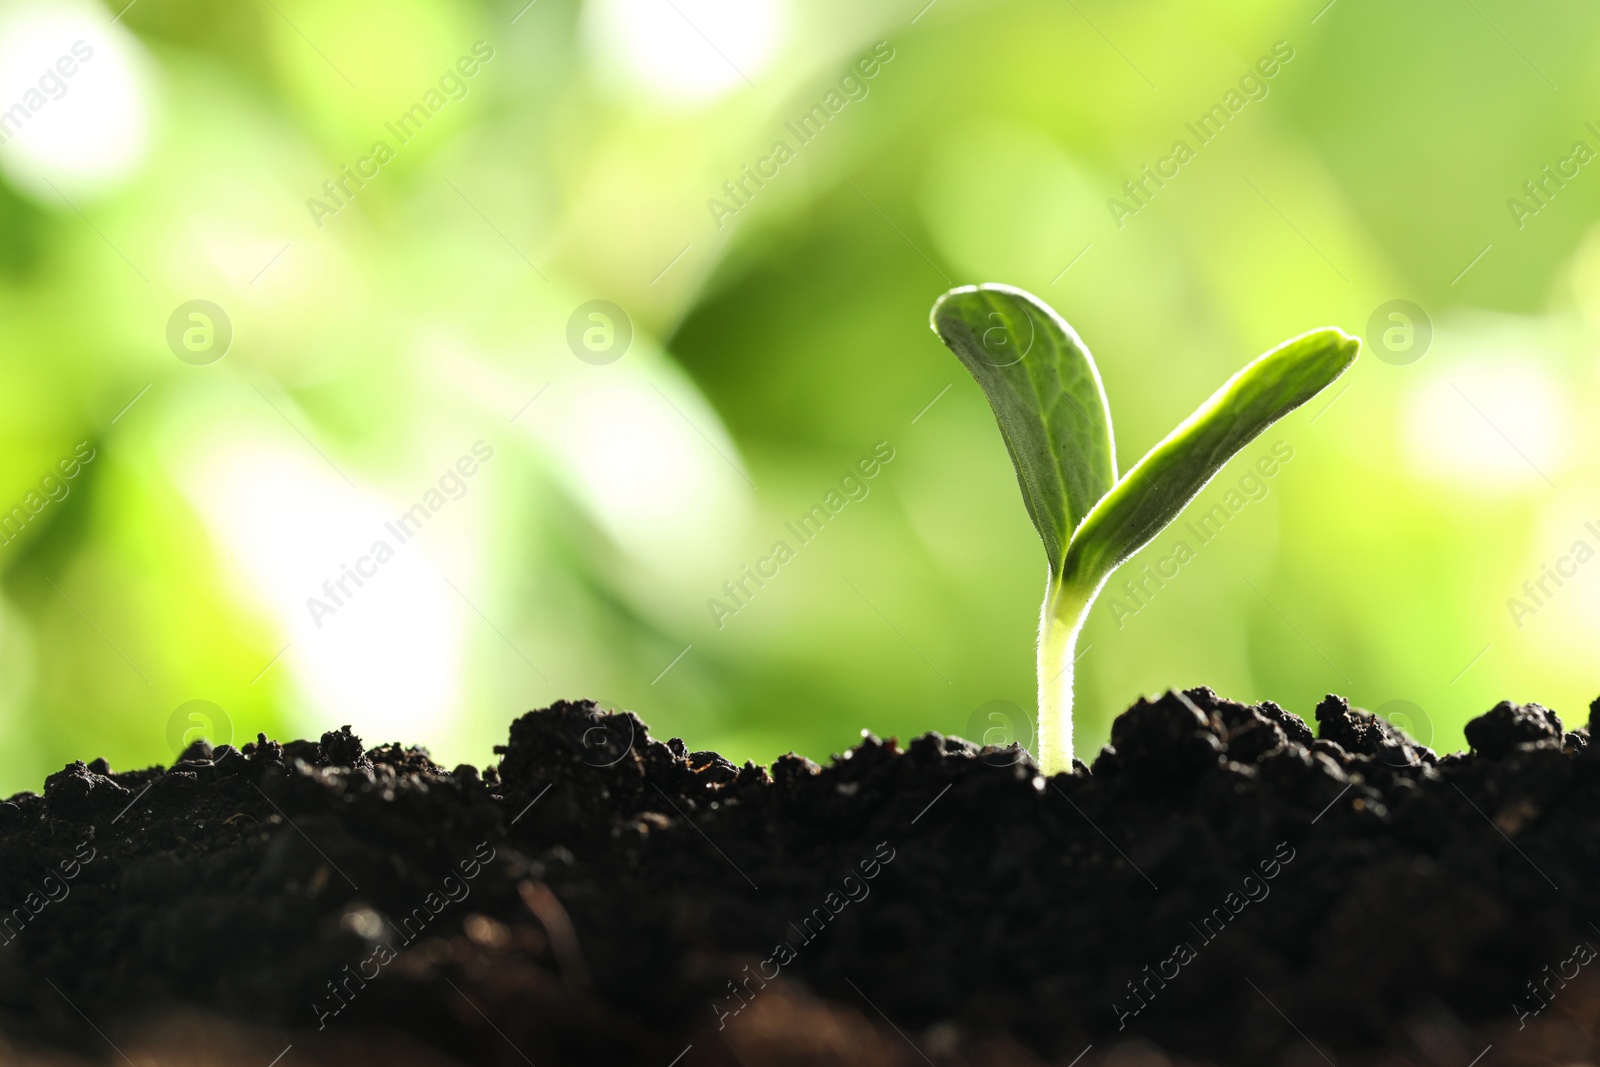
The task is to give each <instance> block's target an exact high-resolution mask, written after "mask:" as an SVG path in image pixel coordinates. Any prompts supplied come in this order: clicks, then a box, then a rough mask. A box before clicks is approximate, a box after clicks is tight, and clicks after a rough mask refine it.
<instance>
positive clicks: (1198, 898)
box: [0, 689, 1600, 1067]
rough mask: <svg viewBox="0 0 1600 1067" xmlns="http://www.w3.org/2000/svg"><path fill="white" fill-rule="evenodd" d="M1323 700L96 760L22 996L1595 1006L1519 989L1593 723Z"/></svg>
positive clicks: (1564, 913)
mask: <svg viewBox="0 0 1600 1067" xmlns="http://www.w3.org/2000/svg"><path fill="white" fill-rule="evenodd" d="M1597 715H1600V701H1597V702H1596V705H1595V706H1594V707H1592V708H1591V710H1590V716H1591V721H1593V720H1594V718H1595V716H1597ZM1315 722H1316V726H1317V734H1316V736H1315V737H1314V736H1313V734H1312V731H1311V729H1310V727H1308V726H1307V724H1306V723H1305V722H1304V721H1302V720H1301V719H1300V718H1298V717H1296V716H1295V715H1293V714H1291V713H1289V712H1287V711H1285V710H1284V709H1282V708H1280V707H1278V706H1277V705H1275V704H1270V703H1267V704H1260V705H1247V704H1240V703H1236V702H1233V701H1228V700H1224V699H1222V698H1221V697H1218V696H1217V695H1216V694H1215V693H1213V692H1211V691H1210V690H1209V689H1190V690H1186V691H1184V692H1182V693H1168V694H1166V695H1164V696H1162V697H1160V698H1158V699H1155V700H1150V701H1144V700H1141V701H1140V702H1139V703H1138V704H1137V705H1135V706H1134V707H1133V708H1131V709H1130V710H1129V711H1128V712H1126V713H1125V714H1123V715H1122V716H1120V717H1119V718H1118V719H1117V720H1116V722H1115V723H1114V725H1113V728H1112V733H1111V744H1110V745H1109V746H1107V747H1106V748H1105V749H1104V750H1102V751H1101V752H1100V753H1099V754H1098V755H1097V756H1096V757H1095V758H1094V760H1093V761H1092V770H1091V769H1090V768H1089V767H1085V766H1083V765H1082V764H1078V765H1077V766H1076V768H1075V770H1074V772H1073V773H1071V774H1062V775H1057V776H1055V777H1053V778H1051V779H1049V780H1046V779H1044V778H1043V777H1041V776H1040V775H1039V774H1038V773H1037V771H1036V769H1035V768H1034V766H1033V764H1032V763H1031V762H1030V761H1028V760H1027V759H1026V757H1025V756H1024V755H1021V754H1019V753H1018V751H1017V750H1016V749H1014V748H1010V749H1001V748H979V747H977V746H974V745H972V744H970V743H968V742H966V741H962V740H960V739H958V738H950V737H942V736H940V735H938V734H927V735H924V736H922V737H919V738H916V739H914V740H912V741H910V742H909V743H908V744H906V745H904V746H902V745H900V744H899V743H898V742H897V741H896V740H895V739H893V738H890V739H887V740H883V739H879V738H876V737H872V736H870V735H868V736H864V737H863V739H862V740H861V741H860V743H859V744H857V745H856V746H855V747H853V748H851V749H850V750H848V751H846V752H843V753H840V754H839V755H838V756H836V757H835V758H834V759H833V760H831V761H830V762H829V763H828V764H827V765H825V766H824V765H818V764H816V763H813V762H812V761H810V760H806V759H803V758H801V757H798V756H793V755H790V756H784V757H781V758H779V759H778V760H776V761H775V762H774V763H773V764H772V766H771V767H770V769H769V768H763V767H757V766H755V765H753V764H748V763H747V764H745V765H743V766H738V765H736V764H734V763H732V762H730V761H728V760H726V759H724V758H723V757H722V756H720V755H719V754H717V753H715V752H706V751H693V750H691V749H689V748H688V746H687V745H685V744H684V743H683V742H682V741H681V740H679V739H676V738H674V739H671V740H669V741H666V742H662V741H658V740H655V739H653V738H651V737H650V736H649V734H648V732H647V731H646V729H645V726H644V724H643V723H642V722H641V721H640V720H639V719H638V718H637V717H636V716H634V715H632V714H631V713H622V714H610V713H606V712H604V711H602V710H601V709H600V708H598V707H597V706H596V705H594V704H591V703H588V702H577V703H569V702H559V703H557V704H555V705H554V706H552V707H550V708H547V709H544V710H541V711H535V712H530V713H528V714H526V715H523V716H522V717H520V718H518V719H517V720H516V721H515V722H513V723H512V725H511V729H510V734H509V737H508V740H507V743H506V744H505V745H504V746H502V747H500V748H498V749H497V750H496V751H497V752H498V754H499V756H500V762H499V764H498V765H497V766H492V767H488V768H485V769H484V770H482V771H481V772H480V771H479V770H478V769H476V768H473V767H470V766H460V767H456V768H455V769H453V770H446V769H445V768H443V767H441V766H439V765H437V764H435V763H434V762H433V761H432V760H431V759H430V758H429V757H428V755H427V753H426V752H425V751H424V750H422V749H418V748H405V747H402V746H400V745H398V744H386V745H379V746H377V747H373V748H370V749H369V748H366V746H365V745H364V743H363V742H362V740H361V739H360V738H359V737H357V736H355V735H354V734H353V733H352V732H351V731H350V729H349V727H343V728H341V729H339V730H335V731H330V732H328V733H326V734H323V735H322V737H321V739H320V740H319V741H289V742H284V743H281V744H280V743H279V742H276V741H272V740H269V739H268V738H266V737H265V736H261V737H258V738H257V740H256V741H254V742H252V743H249V744H246V745H244V746H243V747H242V748H241V749H235V748H233V747H230V746H227V745H222V746H216V747H213V746H211V745H208V744H205V743H203V742H197V743H196V744H194V745H191V746H190V747H189V749H187V750H186V751H185V752H184V753H183V755H182V757H181V758H180V759H179V760H178V761H177V762H176V763H175V764H174V765H173V766H172V767H170V768H152V769H148V770H139V771H131V772H114V771H113V770H112V768H111V767H109V766H107V765H106V764H105V763H104V761H98V760H97V761H95V762H93V763H87V764H85V763H81V762H80V763H74V764H72V765H70V766H68V767H66V768H64V769H63V770H62V771H60V772H58V773H56V774H53V775H51V776H50V777H49V778H48V779H46V782H45V786H44V793H43V795H42V796H37V795H34V794H31V793H24V794H19V795H17V796H14V797H11V798H9V800H7V801H5V802H0V1030H3V1032H4V1034H5V1035H8V1036H9V1037H10V1038H12V1039H14V1040H22V1041H25V1042H31V1043H33V1044H35V1045H40V1046H48V1047H62V1048H77V1049H83V1050H87V1051H89V1052H91V1053H94V1054H99V1053H100V1052H103V1051H105V1047H106V1046H105V1041H106V1040H111V1041H117V1040H118V1039H119V1038H121V1037H127V1036H129V1035H136V1033H137V1032H138V1031H139V1028H140V1027H141V1026H142V1025H144V1024H146V1023H148V1021H149V1020H151V1019H153V1018H158V1017H163V1016H164V1015H167V1014H170V1013H172V1012H174V1011H178V1012H193V1011H200V1012H204V1013H207V1014H208V1016H211V1017H220V1018H223V1019H228V1020H232V1021H234V1022H236V1023H240V1024H244V1025H248V1026H251V1027H256V1028H273V1029H275V1030H277V1031H281V1032H284V1033H286V1034H287V1035H288V1037H287V1038H286V1039H285V1040H286V1041H287V1040H292V1041H293V1043H294V1046H295V1049H296V1053H295V1054H296V1056H297V1057H299V1056H302V1055H303V1056H307V1057H311V1056H314V1055H316V1054H317V1050H319V1049H320V1050H322V1051H323V1053H325V1054H328V1055H332V1054H333V1051H330V1050H339V1051H338V1054H339V1055H344V1052H343V1051H342V1050H344V1049H346V1048H348V1047H350V1044H351V1042H356V1043H357V1047H359V1042H362V1041H370V1042H374V1044H373V1045H372V1046H371V1047H372V1048H378V1047H388V1046H387V1045H385V1044H384V1042H386V1041H389V1040H390V1038H392V1037H393V1036H394V1035H397V1034H398V1035H403V1036H404V1037H405V1038H406V1040H409V1041H413V1042H420V1043H422V1044H423V1045H424V1046H426V1047H428V1048H431V1049H433V1050H434V1051H435V1054H436V1055H437V1056H438V1057H441V1058H440V1059H438V1060H436V1061H429V1062H446V1061H448V1062H451V1063H470V1064H487V1065H499V1064H522V1063H524V1062H527V1061H531V1062H535V1063H538V1064H540V1065H541V1067H546V1065H549V1064H557V1065H561V1064H631V1063H639V1064H650V1065H653V1067H663V1065H665V1064H668V1063H671V1062H675V1061H674V1057H677V1056H682V1057H683V1058H682V1059H681V1061H677V1062H680V1065H681V1067H699V1065H716V1067H722V1065H730V1067H731V1065H733V1064H736V1063H739V1062H756V1060H750V1059H749V1057H750V1056H751V1055H753V1054H755V1055H757V1059H758V1060H759V1061H760V1062H784V1063H797V1064H798V1063H811V1062H823V1061H825V1060H826V1061H829V1062H849V1063H857V1062H861V1063H866V1062H879V1063H899V1062H911V1063H922V1062H924V1059H927V1061H928V1062H933V1061H935V1060H936V1061H937V1062H939V1063H941V1064H943V1063H947V1062H948V1063H955V1062H971V1063H980V1062H982V1063H994V1064H998V1063H1002V1062H1004V1063H1014V1062H1023V1061H1029V1060H1031V1059H1032V1058H1035V1057H1036V1058H1038V1059H1042V1060H1053V1061H1056V1062H1060V1063H1066V1062H1070V1061H1072V1060H1073V1058H1074V1057H1076V1056H1078V1055H1079V1054H1080V1053H1081V1052H1083V1050H1084V1049H1085V1048H1086V1046H1090V1045H1093V1046H1095V1047H1096V1048H1097V1049H1099V1050H1101V1051H1102V1052H1104V1051H1106V1050H1109V1049H1111V1048H1113V1047H1116V1046H1119V1043H1121V1045H1120V1047H1121V1049H1122V1050H1123V1051H1121V1052H1118V1053H1116V1055H1121V1056H1123V1058H1124V1059H1127V1058H1128V1057H1134V1058H1135V1059H1137V1058H1138V1057H1144V1058H1145V1059H1147V1060H1149V1061H1150V1062H1152V1063H1165V1062H1169V1061H1175V1060H1177V1059H1180V1058H1181V1059H1184V1060H1187V1061H1191V1062H1215V1063H1227V1064H1246V1065H1250V1064H1269V1063H1278V1062H1283V1061H1284V1060H1285V1059H1286V1058H1289V1059H1298V1060H1300V1061H1303V1062H1321V1060H1320V1059H1317V1058H1316V1055H1314V1053H1326V1054H1334V1055H1337V1056H1338V1057H1339V1062H1340V1063H1341V1064H1345V1063H1348V1062H1361V1061H1363V1060H1364V1059H1365V1058H1368V1057H1369V1056H1371V1055H1373V1050H1376V1049H1380V1048H1387V1049H1390V1050H1398V1052H1397V1053H1396V1054H1397V1055H1402V1056H1404V1057H1409V1058H1411V1059H1412V1060H1414V1061H1415V1062H1438V1061H1439V1060H1438V1056H1439V1055H1442V1053H1439V1052H1438V1050H1439V1049H1441V1048H1446V1047H1448V1048H1449V1049H1451V1050H1456V1049H1458V1048H1459V1049H1460V1050H1461V1051H1464V1052H1465V1053H1466V1055H1465V1057H1464V1058H1463V1059H1462V1062H1465V1060H1466V1059H1470V1057H1471V1056H1472V1055H1475V1054H1477V1051H1478V1049H1477V1048H1468V1047H1467V1046H1468V1045H1469V1044H1470V1042H1468V1041H1467V1038H1466V1037H1464V1036H1462V1035H1466V1034H1468V1033H1469V1031H1471V1030H1472V1029H1473V1028H1475V1027H1477V1028H1481V1027H1484V1026H1488V1027H1502V1028H1504V1029H1505V1030H1506V1032H1507V1033H1510V1034H1515V1033H1518V1032H1520V1030H1517V1029H1515V1028H1514V1027H1513V1026H1511V1025H1510V1024H1514V1023H1515V1022H1516V1021H1517V1019H1518V1016H1519V1015H1525V1016H1536V1015H1538V1014H1540V1013H1545V1014H1546V1015H1547V1019H1549V1018H1555V1017H1556V1016H1557V1015H1558V1014H1559V1013H1560V1012H1561V1011H1563V1010H1565V1009H1564V1008H1563V1007H1562V1005H1564V1004H1575V1003H1576V996H1575V994H1567V993H1564V992H1561V991H1556V992H1555V993H1554V994H1553V996H1552V995H1551V994H1549V993H1548V991H1546V993H1545V994H1544V995H1543V997H1542V999H1540V1000H1539V1001H1537V1002H1536V1001H1534V1000H1531V999H1530V992H1529V991H1530V988H1531V987H1530V983H1532V982H1536V981H1538V980H1540V976H1541V975H1542V974H1546V973H1548V972H1547V971H1546V970H1545V969H1546V968H1548V967H1551V966H1558V965H1562V964H1563V961H1566V960H1570V959H1571V958H1572V956H1573V946H1574V944H1575V943H1577V942H1579V941H1582V940H1583V939H1589V940H1591V941H1594V942H1595V943H1600V928H1596V927H1593V926H1591V925H1590V923H1591V922H1592V921H1594V922H1600V880H1597V878H1596V875H1600V761H1596V760H1595V759H1593V758H1592V752H1593V750H1592V749H1591V748H1590V747H1589V746H1588V740H1589V728H1588V727H1584V728H1581V729H1579V730H1576V731H1573V732H1570V733H1569V732H1565V731H1564V730H1563V727H1562V724H1561V721H1560V719H1559V718H1558V717H1557V716H1556V714H1555V713H1554V712H1552V711H1549V710H1548V709H1545V708H1542V707H1540V706H1539V705H1535V704H1527V705H1516V704H1510V703H1502V704H1499V705H1497V706H1496V707H1495V708H1494V709H1492V710H1491V711H1489V712H1488V713H1486V714H1485V715H1482V716H1480V717H1479V718H1477V719H1475V720H1473V722H1472V723H1471V724H1470V725H1469V726H1468V727H1467V737H1468V740H1469V742H1470V744H1471V746H1472V747H1471V751H1469V752H1466V753H1455V754H1450V755H1445V756H1439V755H1436V754H1435V753H1434V752H1432V751H1431V750H1429V749H1428V748H1426V747H1424V746H1422V745H1419V744H1417V743H1415V742H1414V741H1412V740H1411V739H1409V738H1407V737H1406V736H1405V735H1404V734H1403V733H1402V732H1401V731H1399V730H1398V729H1396V728H1395V727H1393V726H1391V725H1390V724H1388V723H1387V722H1385V721H1383V720H1382V719H1379V718H1377V717H1376V716H1374V715H1372V714H1371V713H1369V712H1366V711H1363V710H1361V709H1358V708H1352V707H1351V706H1350V705H1349V703H1348V702H1347V701H1345V700H1343V699H1342V698H1338V697H1332V696H1330V697H1328V698H1327V699H1326V700H1324V701H1323V702H1322V703H1321V704H1319V705H1318V706H1317V708H1316V709H1315ZM1591 981H1592V979H1591ZM1550 988H1553V987H1550ZM1562 989H1565V987H1564V986H1563V987H1562ZM828 1005H832V1006H833V1007H827V1006H828ZM1541 1005H1543V1007H1541ZM1535 1008H1538V1011H1537V1012H1536V1011H1534V1009H1535ZM1546 1008H1548V1012H1546ZM85 1019H91V1020H93V1025H92V1026H90V1025H85ZM1541 1025H1542V1024H1541ZM784 1026H790V1027H799V1028H801V1029H803V1030H805V1031H806V1034H805V1035H803V1038H804V1039H801V1038H798V1037H797V1038H793V1039H791V1040H789V1043H788V1044H787V1045H783V1044H782V1042H780V1041H779V1039H778V1037H776V1036H774V1035H776V1034H779V1033H781V1032H782V1028H783V1027H784ZM775 1028H776V1029H775ZM1536 1030H1539V1028H1537V1027H1529V1028H1528V1030H1527V1032H1528V1033H1530V1034H1532V1033H1534V1032H1535V1031H1536ZM797 1032H798V1031H797ZM1539 1032H1541V1033H1543V1032H1545V1031H1543V1030H1539ZM1496 1033H1497V1034H1499V1033H1500V1031H1496ZM101 1034H104V1037H102V1036H101ZM384 1035H389V1036H384ZM1441 1035H1443V1036H1441ZM1514 1040H1515V1038H1514V1037H1508V1036H1497V1037H1496V1038H1495V1041H1496V1048H1497V1050H1500V1051H1501V1052H1503V1051H1504V1050H1506V1049H1507V1048H1509V1047H1510V1046H1511V1044H1512V1043H1513V1042H1514ZM1129 1042H1135V1043H1133V1044H1129ZM1310 1042H1315V1044H1314V1045H1312V1047H1310V1048H1308V1047H1307V1045H1308V1043H1310ZM1451 1042H1455V1044H1451ZM686 1047H687V1048H688V1049H690V1050H691V1051H687V1052H686ZM779 1047H783V1048H787V1050H788V1052H787V1053H786V1054H785V1055H783V1056H778V1055H776V1054H775V1053H773V1052H772V1050H773V1049H776V1048H779ZM1479 1047H1480V1048H1481V1045H1480V1046H1479ZM852 1048H853V1049H856V1050H857V1051H858V1052H860V1050H866V1049H873V1050H876V1051H874V1052H872V1054H871V1055H872V1057H873V1058H868V1059H860V1058H848V1059H847V1058H845V1054H844V1052H843V1051H842V1050H845V1049H852ZM913 1048H914V1049H915V1050H916V1054H915V1055H912V1054H911V1053H910V1051H909V1050H910V1049H913ZM806 1049H814V1050H815V1052H816V1056H817V1057H818V1058H816V1059H808V1058H806V1056H809V1055H810V1053H809V1052H805V1051H804V1050H806ZM985 1049H987V1050H990V1052H989V1053H983V1054H980V1052H979V1051H975V1050H985ZM995 1049H1006V1050H1010V1051H1008V1052H1006V1053H1005V1055H1004V1056H1003V1057H1001V1056H1000V1054H999V1053H994V1052H993V1050H995ZM753 1050H760V1051H759V1053H757V1052H755V1051H753ZM1099 1054H1100V1053H1098V1052H1097V1053H1096V1056H1098V1055H1099ZM1497 1054H1498V1053H1497ZM860 1055H866V1053H865V1052H860ZM1450 1055H1452V1056H1454V1055H1456V1052H1455V1051H1451V1052H1450ZM997 1057H999V1058H997ZM1094 1059H1095V1057H1090V1058H1089V1059H1086V1060H1084V1061H1083V1063H1084V1064H1088V1063H1091V1062H1093V1061H1094ZM349 1062H355V1061H354V1060H351V1061H349ZM1130 1062H1131V1061H1130ZM1140 1062H1143V1060H1140ZM1450 1062H1454V1061H1450Z"/></svg>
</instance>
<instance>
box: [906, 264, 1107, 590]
mask: <svg viewBox="0 0 1600 1067" xmlns="http://www.w3.org/2000/svg"><path fill="white" fill-rule="evenodd" d="M932 325H933V329H934V332H935V333H937V334H938V335H939V338H940V339H941V340H942V341H944V343H945V344H947V345H949V346H950V350H951V351H953V352H954V353H955V354H956V355H957V356H958V357H960V359H961V362H962V363H964V364H966V367H967V370H969V371H971V372H972V376H973V377H974V378H976V379H977V380H978V384H979V385H980V386H982V387H983V392H984V395H985V396H986V397H987V398H988V400H989V407H990V408H991V409H992V410H993V411H994V417H995V421H997V422H998V423H999V424H1000V436H1001V437H1002V438H1004V440H1005V443H1006V451H1007V452H1009V453H1010V454H1011V462H1012V464H1013V465H1014V466H1015V467H1016V469H1017V481H1018V483H1020V485H1021V486H1022V499H1023V501H1024V503H1026V505H1027V508H1028V516H1029V517H1030V518H1031V519H1033V526H1034V529H1036V530H1038V531H1039V538H1040V540H1042V541H1043V542H1044V550H1045V554H1046V556H1047V558H1048V560H1049V563H1050V569H1051V571H1052V573H1055V572H1059V570H1060V568H1061V564H1062V561H1063V559H1064V558H1065V556H1066V550H1067V542H1068V541H1069V539H1070V538H1071V537H1072V531H1073V530H1074V529H1075V528H1076V527H1077V525H1078V523H1080V522H1082V521H1083V518H1084V516H1086V515H1088V514H1089V511H1090V509H1091V508H1093V507H1094V505H1095V503H1096V501H1098V500H1099V499H1100V498H1101V497H1103V496H1105V495H1106V493H1107V492H1108V491H1109V490H1110V489H1111V487H1112V485H1114V484H1115V483H1116V480H1117V464H1116V457H1115V450H1114V447H1113V444H1112V439H1111V410H1110V408H1109V407H1108V406H1107V404H1106V391H1105V387H1104V386H1103V385H1101V384H1100V371H1099V370H1098V369H1097V368H1096V367H1095V365H1094V359H1093V358H1092V357H1091V356H1090V355H1089V350H1088V349H1087V348H1085V347H1084V344H1083V342H1082V341H1080V340H1079V339H1078V335H1077V334H1076V333H1074V332H1073V330H1072V327H1071V326H1068V325H1067V324H1066V322H1064V321H1063V320H1062V318H1061V316H1059V315H1057V314H1056V313H1055V311H1053V310H1052V309H1051V308H1050V307H1049V306H1048V305H1046V304H1044V303H1043V302H1042V301H1040V300H1039V299H1038V298H1037V297H1034V296H1032V295H1030V294H1028V293H1025V292H1023V291H1022V290H1021V289H1014V288H1012V287H1011V286H1009V285H978V286H968V287H966V288H962V289H953V290H951V291H950V292H948V293H946V294H945V295H944V296H942V297H940V298H939V302H938V303H936V304H934V306H933V321H932Z"/></svg>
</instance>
